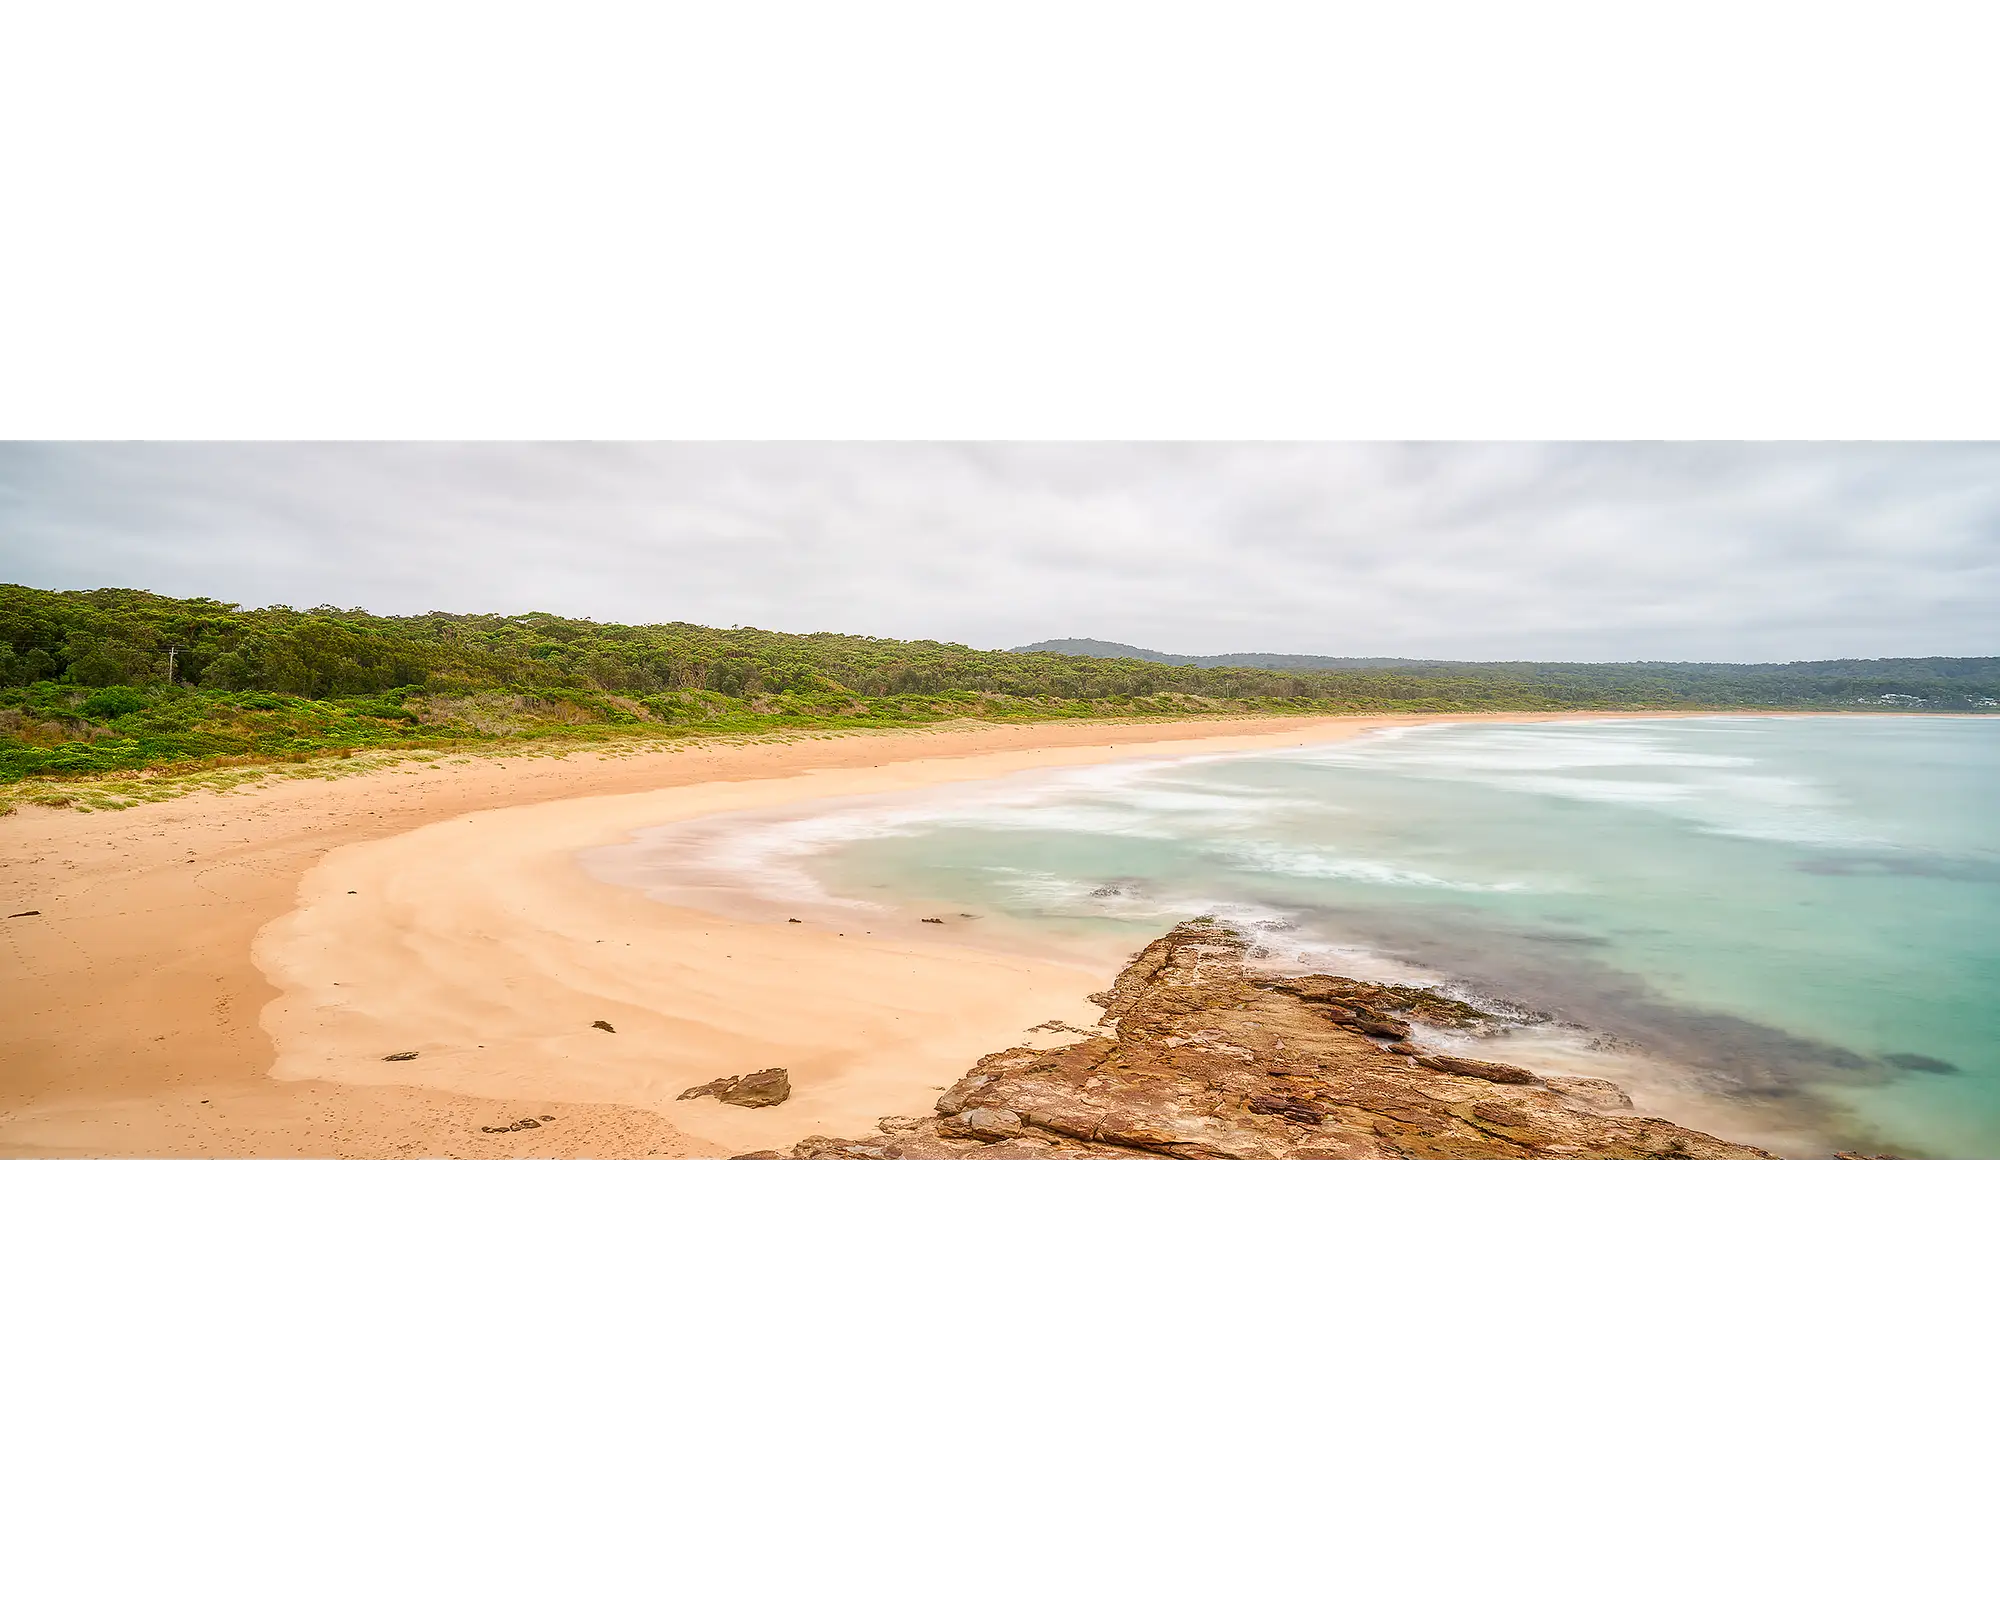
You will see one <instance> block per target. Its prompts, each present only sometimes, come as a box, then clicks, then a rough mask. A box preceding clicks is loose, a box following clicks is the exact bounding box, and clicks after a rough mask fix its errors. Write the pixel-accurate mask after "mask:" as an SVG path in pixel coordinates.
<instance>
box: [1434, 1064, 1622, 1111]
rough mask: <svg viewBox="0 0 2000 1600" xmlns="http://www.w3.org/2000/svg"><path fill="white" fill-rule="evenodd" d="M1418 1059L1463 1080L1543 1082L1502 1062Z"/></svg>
mask: <svg viewBox="0 0 2000 1600" xmlns="http://www.w3.org/2000/svg"><path fill="white" fill-rule="evenodd" d="M1417 1059H1418V1060H1419V1061H1421V1062H1422V1063H1423V1064H1424V1065H1425V1066H1427V1067H1429V1068H1430V1069H1431V1071H1433V1072H1449V1073H1452V1074H1453V1075H1455V1076H1457V1077H1461V1078H1484V1079H1485V1080H1486V1081H1487V1082H1488V1083H1540V1082H1541V1081H1542V1080H1541V1079H1540V1078H1538V1077H1536V1076H1535V1074H1534V1073H1532V1072H1530V1071H1529V1070H1528V1069H1527V1068H1526V1067H1514V1066H1509V1065H1507V1064H1506V1063H1505V1062H1501V1061H1469V1060H1467V1059H1466V1058H1465V1057H1464V1056H1419V1057H1417ZM1576 1081H1577V1082H1579V1083H1581V1082H1583V1081H1584V1080H1583V1079H1581V1078H1579V1079H1577V1080H1576ZM1591 1081H1592V1082H1597V1083H1602V1082H1603V1081H1604V1080H1603V1079H1601V1078H1598V1079H1593V1080H1591ZM1631 1107H1632V1102H1631V1101H1630V1100H1627V1101H1626V1102H1625V1108H1626V1109H1627V1110H1628V1111H1629V1110H1630V1109H1631Z"/></svg>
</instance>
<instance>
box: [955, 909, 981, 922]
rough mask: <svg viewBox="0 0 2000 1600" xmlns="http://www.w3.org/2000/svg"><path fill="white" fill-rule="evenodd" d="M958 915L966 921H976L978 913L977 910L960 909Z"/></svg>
mask: <svg viewBox="0 0 2000 1600" xmlns="http://www.w3.org/2000/svg"><path fill="white" fill-rule="evenodd" d="M959 915H960V916H961V917H963V918H965V920H966V921H967V922H977V921H978V920H979V913H978V912H977V911H961V912H959Z"/></svg>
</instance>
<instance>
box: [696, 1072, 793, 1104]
mask: <svg viewBox="0 0 2000 1600" xmlns="http://www.w3.org/2000/svg"><path fill="white" fill-rule="evenodd" d="M703 1095H713V1096H715V1098H716V1099H718V1100H720V1101H722V1103H723V1104H724V1105H731V1106H750V1107H752V1108H755V1107H759V1106H775V1105H782V1104H783V1103H784V1102H785V1101H787V1100H789V1099H791V1097H792V1080H791V1078H790V1077H789V1076H787V1075H786V1072H785V1069H784V1068H783V1067H769V1068H766V1069H765V1070H764V1071H762V1072H749V1073H745V1074H744V1075H743V1076H742V1077H740V1078H715V1079H711V1080H710V1081H709V1082H707V1083H698V1084H696V1085H695V1086H694V1087H693V1088H692V1089H683V1090H682V1091H681V1092H680V1093H679V1094H678V1095H677V1096H675V1098H676V1099H679V1100H698V1099H700V1098H701V1097H702V1096H703Z"/></svg>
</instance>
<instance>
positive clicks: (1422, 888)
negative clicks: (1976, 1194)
mask: <svg viewBox="0 0 2000 1600" xmlns="http://www.w3.org/2000/svg"><path fill="white" fill-rule="evenodd" d="M1996 802H2000V719H1980V718H1964V719H1945V718H1920V717H1907V718H1893V717H1884V718H1862V717H1810V718H1783V719H1776V718H1750V717H1742V718H1730V717H1717V718H1704V719H1690V720H1671V721H1668V720H1644V721H1641V720H1633V721H1601V722H1570V723H1542V724H1514V725H1500V724H1491V723H1486V724H1467V725H1455V726H1454V725H1442V726H1430V727H1423V728H1415V729H1404V730H1395V731H1391V732H1385V733H1379V734H1372V735H1366V736H1363V737H1361V738H1358V739H1352V740H1348V741H1345V742H1341V743H1337V744H1328V745H1322V746H1316V747H1309V748H1305V749H1300V750H1288V751H1285V752H1283V753H1278V754H1271V753H1258V754H1246V755H1233V756H1224V757H1202V758H1197V759H1191V760H1185V759H1184V760H1175V761H1139V762H1125V763H1117V764H1113V765H1107V766H1100V767H1091V768H1071V769H1064V770H1058V771H1053V772H1047V773H1031V774H1025V775H1022V776H1019V777H1016V778H1012V779H1006V780H1001V781H997V782H989V783H979V784H960V785H952V786H949V787H947V788H944V789H939V790H934V791H928V792H927V793H926V794H925V795H923V796H922V797H921V798H920V801H919V802H917V803H912V802H910V801H907V800H899V801H897V802H895V803H892V804H882V805H874V806H859V807H849V808H845V809H842V810H839V811H834V812H821V813H817V814H814V815H812V816H793V817H789V818H774V819H771V820H769V821H768V822H767V823H765V824H763V825H761V826H760V827H753V828H751V829H750V830H749V831H748V832H747V833H745V832H739V833H738V834H736V835H733V836H732V839H731V841H730V843H729V844H728V847H727V849H726V850H722V851H721V854H722V855H727V856H728V857H729V859H728V860H727V861H721V860H720V859H719V858H718V859H717V870H718V871H723V870H727V871H730V872H761V873H762V874H764V876H765V878H766V880H767V883H769V884H774V885H775V886H776V888H777V889H779V890H780V891H782V892H783V893H785V894H789V895H792V896H793V897H795V898H796V897H799V896H810V895H819V896H822V897H824V898H827V899H829V900H832V901H840V902H845V903H847V904H848V905H849V906H850V907H861V908H865V907H868V906H879V907H893V908H898V909H900V910H903V911H910V912H914V910H915V909H916V908H923V909H924V910H925V911H926V912H928V911H930V910H932V909H933V908H936V909H937V910H939V911H943V910H944V909H945V908H951V909H953V910H956V911H961V912H970V913H972V914H974V915H976V916H978V917H980V918H982V919H986V920H985V921H984V923H983V926H984V927H985V928H986V929H988V930H989V931H1012V932H1014V933H1017V934H1020V935H1022V936H1027V937H1044V938H1053V939H1066V940H1069V941H1072V942H1079V941H1080V942H1082V943H1084V944H1086V945H1091V946H1092V947H1094V948H1109V947H1110V946H1114V945H1115V947H1116V950H1117V953H1118V954H1120V955H1122V954H1123V953H1124V952H1125V951H1126V950H1127V949H1129V948H1131V947H1134V946H1136V945H1137V944H1138V943H1141V942H1143V940H1144V939H1145V938H1148V937H1151V935H1152V934H1154V933H1156V932H1158V931H1160V930H1162V929H1164V928H1166V927H1167V926H1170V925H1171V924H1172V923H1174V922H1175V921H1178V920H1179V919H1181V918H1182V917H1185V916H1189V915H1193V914H1196V913H1199V912H1215V913H1217V914H1220V915H1223V916H1226V917H1229V918H1231V919H1233V920H1236V921H1238V922H1240V923H1242V924H1244V925H1245V926H1248V927H1252V928H1255V929H1258V930H1259V934H1258V936H1259V938H1260V939H1262V940H1264V941H1265V942H1266V944H1267V947H1268V948H1270V949H1271V950H1272V953H1273V954H1274V955H1276V956H1280V957H1285V958H1290V959H1297V960H1303V961H1307V962H1309V963H1312V964H1315V965H1320V966H1323V967H1326V968H1328V969H1330V970H1348V971H1363V972H1368V971H1373V972H1381V973H1388V972H1406V973H1413V974H1415V975H1418V976H1423V977H1427V978H1430V979H1432V980H1435V981H1442V982H1446V983H1448V984H1450V985H1452V986H1454V987H1455V988H1457V989H1458V990H1460V991H1461V992H1465V993H1469V994H1476V995H1481V996H1485V997H1488V998H1497V999H1500V1000H1503V1001H1509V1002H1513V1003H1514V1004H1516V1005H1518V1006H1521V1007H1524V1008H1527V1009H1529V1010H1534V1011H1540V1012H1543V1013H1546V1014H1548V1015H1549V1016H1550V1017H1552V1018H1553V1019H1554V1023H1553V1024H1551V1025H1549V1026H1543V1027H1541V1028H1540V1036H1541V1037H1543V1038H1544V1039H1546V1038H1547V1037H1548V1036H1549V1035H1550V1032H1551V1027H1554V1028H1555V1029H1556V1030H1557V1031H1560V1030H1563V1029H1567V1030H1570V1032H1571V1033H1572V1035H1573V1036H1574V1037H1575V1038H1577V1039H1580V1040H1581V1039H1584V1038H1586V1036H1587V1038H1588V1041H1589V1044H1590V1047H1591V1048H1592V1049H1594V1050H1595V1051H1597V1052H1598V1056H1597V1057H1595V1058H1594V1059H1597V1060H1601V1062H1602V1063H1603V1064H1602V1066H1601V1067H1597V1068H1595V1069H1594V1070H1599V1071H1601V1072H1602V1073H1603V1075H1606V1076H1620V1075H1621V1072H1620V1068H1621V1066H1623V1067H1627V1068H1629V1069H1630V1071H1629V1072H1628V1073H1626V1076H1627V1077H1628V1078H1630V1077H1631V1076H1632V1075H1634V1074H1636V1075H1637V1076H1638V1077H1639V1078H1641V1079H1643V1078H1644V1075H1645V1074H1644V1070H1642V1069H1648V1070H1650V1069H1657V1068H1659V1067H1661V1066H1662V1065H1664V1066H1666V1067H1668V1068H1671V1069H1672V1073H1673V1074H1677V1075H1678V1076H1677V1077H1675V1079H1674V1081H1676V1082H1677V1083H1679V1084H1680V1085H1681V1087H1682V1088H1684V1089H1689V1090H1691V1091H1692V1092H1695V1093H1697V1094H1699V1095H1701V1096H1706V1097H1710V1098H1711V1099H1712V1100H1713V1101H1714V1102H1715V1103H1716V1104H1717V1105H1722V1104H1727V1105H1728V1106H1729V1107H1730V1108H1731V1109H1732V1114H1733V1115H1737V1114H1740V1115H1739V1125H1740V1126H1745V1127H1751V1128H1753V1129H1763V1130H1772V1131H1774V1133H1775V1134H1777V1135H1782V1137H1779V1138H1777V1139H1776V1141H1775V1142H1776V1143H1777V1144H1778V1145H1779V1146H1781V1147H1782V1146H1784V1144H1785V1142H1786V1139H1789V1140H1790V1144H1791V1147H1792V1148H1795V1149H1798V1150H1799V1151H1801V1152H1804V1151H1808V1150H1811V1149H1815V1148H1825V1149H1831V1148H1835V1147H1839V1148H1848V1147H1859V1148H1866V1149H1875V1150H1881V1151H1888V1152H1898V1153H1903V1154H1909V1155H1933V1156H2000V803H1996ZM719 848H720V847H719V846H716V845H715V843H714V841H711V855H714V853H715V851H716V850H717V849H719ZM780 880H782V881H780ZM1525 1032H1526V1033H1529V1034H1533V1033H1535V1032H1536V1029H1535V1028H1533V1027H1530V1028H1527V1029H1526V1030H1525ZM1648 1064H1650V1067H1648ZM1641 1104H1642V1109H1643V1108H1645V1101H1644V1100H1643V1099H1642V1101H1641ZM1718 1131H1720V1130H1718Z"/></svg>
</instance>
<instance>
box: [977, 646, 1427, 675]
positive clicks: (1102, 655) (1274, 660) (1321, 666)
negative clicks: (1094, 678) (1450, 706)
mask: <svg viewBox="0 0 2000 1600" xmlns="http://www.w3.org/2000/svg"><path fill="white" fill-rule="evenodd" d="M1008 649H1009V651H1010V653H1012V654H1014V655H1021V656H1025V655H1036V654H1048V655H1052V656H1093V657H1095V658H1097V659H1098V660H1101V661H1157V662H1159V663H1160V664H1161V665H1162V666H1168V667H1262V668H1264V669H1265V670H1266V671H1271V672H1342V671H1349V670H1352V669H1353V668H1355V667H1410V666H1424V667H1441V666H1444V665H1446V664H1447V663H1445V662H1442V661H1424V660H1420V659H1418V658H1416V657H1412V656H1283V655H1267V654H1263V653H1260V652H1257V651H1249V652H1239V653H1238V654H1236V655H1227V656H1174V655H1168V654H1167V653H1166V652H1165V651H1164V650H1142V649H1141V648H1140V647H1139V646H1138V645H1136V644H1114V643H1112V642H1111V641H1110V640H1109V639H1044V640H1043V641H1042V642H1041V643H1040V644H1017V645H1010V646H1009V647H1008Z"/></svg>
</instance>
